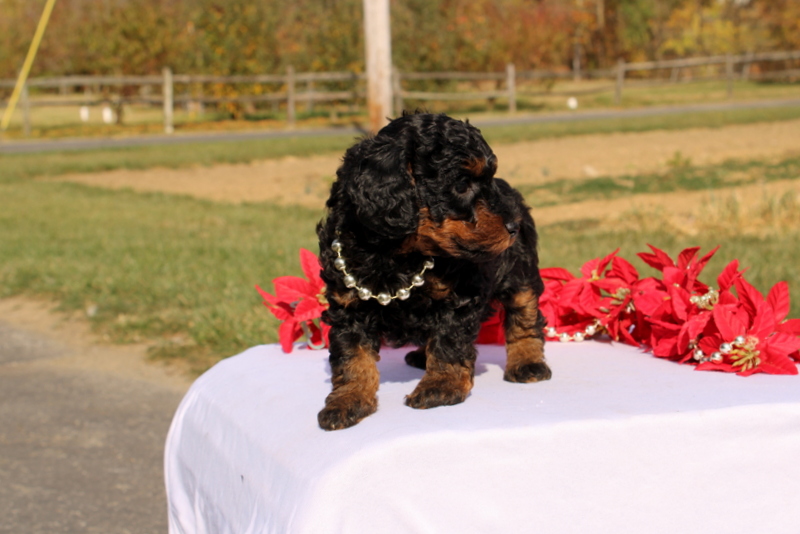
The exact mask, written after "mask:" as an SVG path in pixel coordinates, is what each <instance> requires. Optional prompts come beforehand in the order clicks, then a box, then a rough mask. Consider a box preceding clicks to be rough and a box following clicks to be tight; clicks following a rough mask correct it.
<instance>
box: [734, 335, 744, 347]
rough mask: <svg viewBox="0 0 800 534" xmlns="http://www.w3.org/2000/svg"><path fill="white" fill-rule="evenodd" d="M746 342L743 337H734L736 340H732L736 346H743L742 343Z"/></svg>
mask: <svg viewBox="0 0 800 534" xmlns="http://www.w3.org/2000/svg"><path fill="white" fill-rule="evenodd" d="M745 341H747V340H746V339H745V338H744V336H736V339H734V340H733V342H734V343H736V344H737V345H744V342H745Z"/></svg>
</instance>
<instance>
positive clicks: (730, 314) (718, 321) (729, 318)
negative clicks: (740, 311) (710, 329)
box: [711, 304, 747, 352]
mask: <svg viewBox="0 0 800 534" xmlns="http://www.w3.org/2000/svg"><path fill="white" fill-rule="evenodd" d="M711 313H712V314H713V316H714V324H715V325H716V327H717V329H718V330H719V333H720V335H721V336H722V340H723V341H728V342H730V341H733V340H734V339H736V336H742V335H744V334H745V333H746V332H747V325H746V324H745V323H744V322H743V321H742V319H741V318H740V316H739V315H737V313H736V306H721V305H719V304H718V305H716V306H714V310H713V311H712V312H711ZM717 346H719V345H717ZM714 350H717V349H716V348H715V349H714ZM712 352H713V351H712Z"/></svg>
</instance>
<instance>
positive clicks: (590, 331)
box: [586, 324, 597, 336]
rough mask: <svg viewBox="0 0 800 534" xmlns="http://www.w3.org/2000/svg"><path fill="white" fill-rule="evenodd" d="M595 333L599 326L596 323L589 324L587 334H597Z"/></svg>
mask: <svg viewBox="0 0 800 534" xmlns="http://www.w3.org/2000/svg"><path fill="white" fill-rule="evenodd" d="M595 333H597V327H596V326H595V325H593V324H590V325H589V326H587V327H586V335H587V336H593V335H595Z"/></svg>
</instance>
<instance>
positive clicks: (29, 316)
mask: <svg viewBox="0 0 800 534" xmlns="http://www.w3.org/2000/svg"><path fill="white" fill-rule="evenodd" d="M0 321H3V322H5V323H8V324H10V325H12V326H14V327H16V328H19V329H22V330H27V331H29V332H32V333H35V334H38V335H41V336H43V337H45V338H49V339H53V340H57V341H58V343H59V344H63V345H66V346H67V347H68V348H69V349H70V350H69V352H68V354H66V355H64V356H58V357H55V358H52V359H45V360H41V361H38V362H36V363H35V365H43V366H58V367H70V368H73V369H92V370H95V371H101V372H104V373H107V374H111V375H116V376H121V377H124V378H126V379H135V380H142V381H145V382H149V383H152V384H157V385H160V386H163V387H166V388H169V389H172V390H175V391H179V392H181V393H183V392H185V391H186V390H188V389H189V386H190V385H191V383H192V379H191V378H189V373H188V372H187V371H186V370H185V369H182V368H180V367H179V365H180V364H179V363H175V364H170V365H169V366H168V365H166V364H164V363H160V362H152V361H150V360H148V358H147V348H148V346H147V345H144V344H133V345H113V344H111V343H110V342H108V341H107V340H104V339H103V338H102V337H100V336H98V335H97V334H94V333H93V332H92V331H91V328H90V326H89V323H88V321H87V320H86V319H85V318H82V317H80V316H78V315H75V314H66V313H61V312H57V311H56V310H55V309H54V305H53V303H52V302H46V301H41V300H36V299H31V298H27V297H11V298H6V299H0Z"/></svg>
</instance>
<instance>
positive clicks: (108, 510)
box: [0, 322, 182, 534]
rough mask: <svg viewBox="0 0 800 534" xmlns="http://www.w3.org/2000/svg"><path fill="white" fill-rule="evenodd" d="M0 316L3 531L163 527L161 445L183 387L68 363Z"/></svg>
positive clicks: (50, 342) (64, 353)
mask: <svg viewBox="0 0 800 534" xmlns="http://www.w3.org/2000/svg"><path fill="white" fill-rule="evenodd" d="M71 350H74V349H70V348H68V347H66V346H65V345H62V344H60V343H59V342H58V341H55V340H54V339H51V338H48V337H45V336H43V335H41V334H34V333H32V332H30V331H26V330H22V329H20V328H17V327H14V326H11V325H10V324H8V323H5V322H0V532H2V533H14V534H21V533H25V534H38V533H42V534H45V533H47V534H52V533H97V534H113V533H136V534H148V533H162V534H163V533H166V532H167V514H166V496H165V491H164V482H163V468H162V457H163V446H164V440H165V438H166V433H167V430H168V427H169V423H170V421H171V418H172V414H173V413H174V411H175V409H176V408H177V405H178V402H179V401H180V399H181V396H182V394H181V393H180V392H179V391H176V390H175V389H171V388H168V387H166V386H164V385H156V384H153V383H150V382H148V381H146V380H140V379H136V378H132V377H131V378H128V377H125V376H121V375H119V374H117V375H114V374H109V373H104V372H101V371H99V370H93V369H87V368H79V367H76V366H70V365H64V364H60V363H59V362H63V361H64V359H65V358H66V359H69V356H70V351H71Z"/></svg>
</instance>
